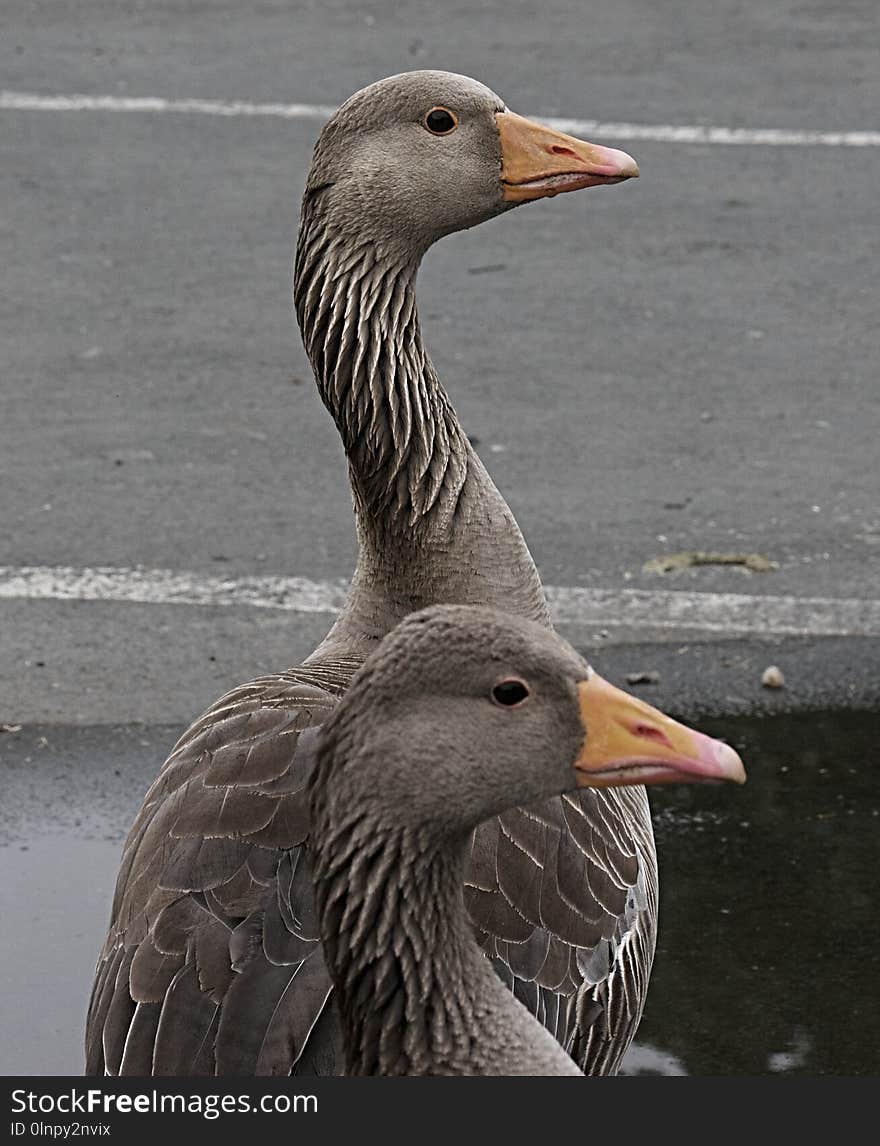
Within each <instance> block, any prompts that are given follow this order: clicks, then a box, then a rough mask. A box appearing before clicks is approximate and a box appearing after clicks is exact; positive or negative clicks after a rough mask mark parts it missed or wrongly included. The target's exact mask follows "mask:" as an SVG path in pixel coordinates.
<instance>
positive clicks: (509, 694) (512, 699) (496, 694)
mask: <svg viewBox="0 0 880 1146" xmlns="http://www.w3.org/2000/svg"><path fill="white" fill-rule="evenodd" d="M528 695H529V690H528V688H527V687H526V685H524V684H523V682H522V681H521V680H500V681H499V682H498V684H496V685H495V687H494V688H493V689H492V699H493V700H494V701H495V703H496V704H500V705H502V706H503V707H504V708H513V706H514V705H516V704H522V702H523V701H524V700H525V699H526V698H527V697H528Z"/></svg>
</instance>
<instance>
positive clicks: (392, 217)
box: [86, 72, 657, 1074]
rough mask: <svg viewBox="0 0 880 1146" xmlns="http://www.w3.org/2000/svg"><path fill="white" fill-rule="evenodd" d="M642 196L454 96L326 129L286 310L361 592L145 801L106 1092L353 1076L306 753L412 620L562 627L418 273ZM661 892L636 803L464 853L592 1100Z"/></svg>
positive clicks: (480, 901) (242, 696)
mask: <svg viewBox="0 0 880 1146" xmlns="http://www.w3.org/2000/svg"><path fill="white" fill-rule="evenodd" d="M637 173H638V169H637V167H636V165H635V163H634V162H633V160H632V159H631V158H630V157H629V156H628V155H625V154H624V153H623V152H618V151H613V150H610V149H607V148H602V147H597V146H595V145H592V144H589V143H585V142H583V141H581V140H577V139H574V138H572V137H570V136H567V135H563V134H561V133H560V132H557V131H553V130H551V129H550V128H547V127H543V126H541V125H539V124H535V123H532V122H531V121H529V120H526V119H524V118H522V117H520V116H518V115H516V114H514V113H513V112H511V111H510V110H508V109H507V108H506V107H505V105H504V103H503V101H502V100H501V99H499V97H498V96H496V95H495V94H494V93H493V92H491V91H490V90H489V89H488V88H486V87H484V86H483V85H482V84H480V83H478V82H476V81H475V80H471V79H468V78H467V77H463V76H457V75H452V74H450V73H445V72H411V73H406V74H403V75H399V76H392V77H390V78H389V79H386V80H383V81H380V82H379V83H376V84H373V85H371V86H370V87H368V88H365V89H364V90H362V91H360V92H358V93H356V94H355V95H354V96H352V97H351V98H350V99H349V100H348V101H347V102H346V103H345V104H344V105H343V106H342V107H341V108H340V109H339V110H338V111H337V112H336V113H335V114H334V115H333V116H332V117H331V119H330V120H329V122H328V123H327V125H326V126H325V127H324V129H323V131H322V132H321V135H320V138H319V139H318V142H317V144H316V147H315V152H314V157H313V162H312V167H311V170H310V173H309V176H308V180H307V184H306V189H305V193H304V196H303V203H302V212H301V220H300V229H299V237H298V242H297V254H296V266H295V275H294V299H295V306H296V312H297V316H298V320H299V324H300V330H301V333H302V337H303V341H304V344H305V347H306V350H307V352H308V355H309V358H310V360H311V363H312V367H313V369H314V373H315V379H316V382H317V385H318V389H319V392H320V395H321V397H322V399H323V401H324V403H325V404H326V406H327V408H328V410H329V412H330V413H331V415H332V417H333V419H334V421H335V423H336V426H337V427H338V429H339V432H340V435H341V437H342V442H343V446H344V449H345V452H346V455H347V459H348V470H349V478H350V481H351V487H352V493H353V500H354V511H355V518H356V525H357V535H358V542H359V555H358V560H357V566H356V569H355V572H354V577H353V581H352V587H351V592H350V595H349V597H348V600H347V603H346V606H345V608H344V610H343V612H342V614H341V616H340V617H339V618H338V620H337V621H336V623H335V624H334V625H333V627H332V629H331V630H330V632H329V633H328V635H327V637H326V638H325V640H324V641H323V642H322V643H321V645H320V646H319V647H318V648H317V649H316V650H315V652H314V653H313V654H312V655H311V656H309V657H308V658H307V660H306V661H305V662H304V663H303V664H302V665H300V666H298V667H296V668H292V669H289V670H287V671H285V672H281V673H278V674H275V675H271V676H267V677H263V678H260V679H258V680H255V681H252V682H250V683H248V684H245V685H242V686H241V687H239V688H236V689H234V690H233V691H232V692H230V693H228V694H227V695H226V696H224V697H222V698H221V699H220V700H219V701H217V702H216V703H215V704H214V705H213V706H212V707H211V708H210V709H209V710H208V711H207V712H206V713H205V714H203V715H202V716H201V717H199V718H198V719H197V720H196V721H195V722H194V723H193V724H192V726H191V727H190V728H189V729H188V730H187V731H186V732H185V733H184V734H183V736H182V737H181V738H180V740H179V741H178V743H177V744H176V746H175V747H174V749H173V750H172V752H171V755H170V756H169V758H168V760H167V761H166V763H165V765H164V766H163V768H162V770H161V772H160V774H159V776H158V778H157V780H156V781H155V783H154V784H153V786H152V787H151V789H150V790H149V792H148V793H147V795H146V797H145V799H144V802H143V805H142V807H141V810H140V812H139V813H138V816H137V818H136V820H135V822H134V825H133V827H132V829H131V831H130V833H129V836H128V839H127V842H126V845H125V849H124V852H123V857H122V863H121V867H120V872H119V876H118V880H117V886H116V893H115V897H114V902H113V906H112V910H111V919H110V926H109V931H108V935H107V939H106V943H105V945H104V948H103V951H102V952H101V955H100V958H99V961H98V966H97V969H96V973H95V979H94V984H93V989H92V996H91V1002H90V1006H89V1014H88V1019H87V1031H86V1058H87V1071H88V1072H89V1073H103V1072H105V1071H106V1072H109V1073H111V1074H115V1073H123V1074H150V1073H155V1074H205V1073H208V1074H213V1073H222V1074H253V1073H258V1074H264V1073H270V1074H279V1073H281V1074H285V1073H288V1072H290V1071H297V1072H305V1071H317V1072H319V1073H323V1074H329V1073H334V1072H336V1071H337V1070H339V1069H341V1056H340V1036H339V1024H338V1011H337V1009H336V1007H335V1004H334V1003H333V1000H332V991H331V984H330V979H329V977H328V973H327V968H326V966H325V962H324V959H323V956H322V953H321V946H320V943H319V939H318V932H317V925H316V920H315V915H314V903H313V893H312V885H311V872H310V867H311V853H310V850H309V847H308V844H307V840H308V835H309V815H308V805H307V798H306V791H305V786H304V785H305V781H304V774H303V769H302V767H301V762H300V755H301V754H299V753H298V752H297V742H298V739H301V738H305V739H306V740H308V739H309V737H310V735H312V732H311V730H313V729H314V728H315V727H316V726H318V725H319V724H320V722H321V721H322V720H323V719H324V718H325V716H326V715H327V713H328V712H329V711H331V710H332V708H333V707H334V706H335V704H336V703H337V702H338V699H339V697H340V696H341V695H342V694H343V693H344V692H345V690H346V688H347V687H348V683H349V681H350V679H351V676H352V673H353V672H354V671H355V669H356V668H357V667H358V666H359V665H360V663H361V662H362V661H363V659H364V657H365V656H366V655H367V654H368V652H369V651H370V650H371V649H372V648H373V647H374V646H375V643H376V642H377V641H378V640H379V639H380V638H382V637H383V636H384V635H385V634H386V633H387V632H388V631H389V630H390V629H391V628H393V626H394V625H395V624H396V623H397V622H398V621H400V620H401V619H402V618H403V617H405V616H406V615H407V614H409V613H411V612H413V611H415V610H418V609H420V608H422V607H424V606H427V605H431V604H436V603H464V604H478V605H488V606H494V607H497V608H499V609H501V610H502V611H504V612H507V613H509V614H514V615H518V616H522V617H526V618H530V619H532V620H534V621H536V622H537V623H539V624H542V625H544V626H547V627H549V624H550V622H549V616H548V612H547V605H546V602H545V599H544V594H543V591H542V588H541V584H540V580H539V577H538V574H537V571H536V569H535V565H534V563H533V561H532V558H531V555H530V554H529V551H528V549H527V547H526V544H525V542H524V540H523V537H522V535H521V533H520V531H519V529H518V527H517V525H516V522H515V521H514V518H513V515H512V513H511V511H510V509H509V508H508V506H507V504H506V502H505V501H504V499H503V498H502V496H501V494H500V493H499V492H498V490H497V489H496V487H495V486H494V484H493V483H492V481H491V479H490V478H489V476H488V474H487V472H486V470H485V468H484V467H483V465H482V464H481V462H480V460H479V458H478V457H477V455H476V453H475V452H474V450H473V448H472V447H471V445H470V443H469V442H468V439H467V437H466V435H465V434H464V432H463V430H462V427H461V425H460V423H459V421H458V419H457V417H456V415H455V412H454V410H453V408H452V406H451V404H450V401H449V399H448V397H447V395H446V392H445V391H444V389H443V387H442V386H441V384H440V381H439V379H438V377H437V374H436V372H435V370H434V367H433V366H432V364H431V361H430V359H429V357H428V355H427V353H426V350H425V347H424V344H423V342H422V336H421V331H420V327H419V319H418V314H417V310H416V303H415V281H416V272H417V269H418V266H419V263H420V261H421V258H422V256H423V255H424V253H425V252H426V251H427V249H428V248H429V247H430V246H431V244H432V243H434V242H435V241H436V240H437V239H439V238H440V237H442V236H443V235H447V234H449V233H451V232H453V231H456V230H461V229H464V228H467V227H471V226H474V225H475V224H477V223H480V222H482V221H484V220H487V219H490V218H492V217H494V216H497V215H499V214H501V213H502V212H504V211H507V210H509V209H510V208H512V207H515V206H517V205H518V204H521V203H525V202H528V201H531V200H536V199H540V198H547V197H551V196H554V195H558V194H560V193H563V192H568V191H574V190H578V189H582V188H586V187H594V186H598V185H602V184H613V183H619V182H621V181H622V180H625V179H628V178H630V177H632V176H634V175H636V174H637ZM502 334H503V332H499V336H501V335H502ZM656 875H657V873H656V857H655V853H654V842H653V836H652V832H651V821H650V815H649V810H648V804H647V798H646V795H645V791H644V788H643V787H641V786H636V787H627V788H619V789H618V788H609V789H602V790H593V789H590V790H584V791H583V792H581V793H579V794H578V795H577V797H576V798H573V799H571V800H568V801H567V802H562V801H561V800H560V799H558V798H555V799H553V800H550V801H548V802H547V803H546V804H545V805H543V806H542V807H540V808H534V807H533V808H531V809H529V810H523V811H520V810H516V809H514V810H512V811H508V812H505V813H504V814H503V815H502V816H501V817H500V818H496V819H494V820H492V821H490V822H488V823H486V824H483V825H481V827H480V828H479V829H478V830H477V831H476V833H475V836H474V841H473V846H472V849H471V856H470V861H469V864H468V867H467V871H466V875H465V895H466V901H467V906H468V910H469V912H470V916H471V919H472V920H473V923H474V926H475V928H476V930H477V934H478V936H479V940H480V943H481V945H482V947H483V949H484V951H485V952H486V955H487V956H488V957H489V958H490V959H491V960H492V961H493V963H494V965H495V967H496V970H497V971H498V972H499V974H501V976H502V977H503V978H504V979H505V981H506V982H507V983H508V985H509V986H510V987H511V988H512V989H513V990H514V991H515V992H516V994H517V995H518V996H519V997H520V999H522V1001H523V1002H524V1003H525V1004H526V1005H527V1006H528V1007H529V1008H530V1009H531V1010H532V1011H533V1013H534V1014H535V1015H536V1016H537V1017H538V1018H539V1020H540V1021H541V1022H542V1023H543V1024H544V1025H545V1026H546V1027H547V1028H548V1029H549V1030H550V1031H551V1033H552V1034H553V1035H554V1036H555V1037H556V1038H557V1040H558V1041H559V1042H560V1043H561V1044H562V1045H564V1046H565V1048H566V1049H567V1050H568V1052H569V1053H570V1054H571V1055H572V1057H573V1058H574V1059H575V1061H576V1062H577V1063H578V1064H579V1065H580V1066H581V1067H582V1068H583V1069H585V1070H586V1071H588V1072H590V1073H608V1072H613V1071H614V1070H615V1069H616V1067H617V1064H618V1062H619V1060H620V1058H621V1056H622V1054H623V1052H624V1051H625V1049H626V1046H627V1045H628V1043H629V1041H630V1039H631V1038H632V1035H633V1032H634V1031H635V1028H636V1025H637V1023H638V1020H639V1017H640V1014H641V1009H642V1005H643V1003H644V997H645V990H646V987H647V981H648V975H649V971H650V965H651V959H652V956H653V947H654V934H655V924H656V906H657V885H656Z"/></svg>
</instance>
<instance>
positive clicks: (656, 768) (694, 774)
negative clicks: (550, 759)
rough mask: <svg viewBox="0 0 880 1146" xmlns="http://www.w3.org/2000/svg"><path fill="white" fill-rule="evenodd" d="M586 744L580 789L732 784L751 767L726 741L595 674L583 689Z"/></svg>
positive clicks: (578, 764) (580, 761)
mask: <svg viewBox="0 0 880 1146" xmlns="http://www.w3.org/2000/svg"><path fill="white" fill-rule="evenodd" d="M578 696H579V702H580V711H581V720H582V722H583V725H584V728H585V729H586V733H587V735H586V739H585V740H584V744H583V747H582V749H581V752H580V754H579V755H578V758H577V760H576V761H575V762H574V767H575V769H576V771H577V780H578V787H579V788H613V787H621V786H623V785H626V784H694V783H697V784H699V783H703V784H705V783H712V782H718V781H720V780H732V781H733V782H734V783H736V784H744V783H745V779H746V772H745V768H744V767H743V762H742V760H740V758H739V756H738V755H737V753H736V752H734V750H733V749H732V748H731V747H730V746H729V745H728V744H723V743H722V742H721V741H720V740H713V739H712V737H711V736H706V735H705V734H704V733H702V732H696V731H695V730H694V729H693V728H688V727H687V725H686V724H679V722H678V721H677V720H673V719H672V717H670V716H666V715H665V714H664V713H662V712H660V711H659V709H656V708H652V707H651V705H650V704H645V702H644V701H643V700H639V699H638V698H637V697H635V696H630V695H629V694H628V693H625V692H623V691H622V690H621V689H619V688H615V687H614V685H613V684H609V683H608V681H607V680H603V679H602V677H600V676H598V675H596V674H595V673H593V674H592V675H591V676H590V677H589V678H588V679H587V680H584V681H581V683H580V684H579V685H578Z"/></svg>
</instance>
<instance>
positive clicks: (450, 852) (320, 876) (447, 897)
mask: <svg viewBox="0 0 880 1146" xmlns="http://www.w3.org/2000/svg"><path fill="white" fill-rule="evenodd" d="M320 826H321V829H322V830H321V832H320V833H319V834H318V836H317V838H318V839H320V840H321V844H320V846H319V854H317V855H316V862H315V880H316V895H317V903H318V913H319V922H320V927H321V934H322V936H323V937H324V945H325V946H324V950H325V958H326V959H327V962H328V966H329V969H330V973H331V976H332V978H333V980H334V985H335V987H336V991H337V1001H338V1004H339V1007H340V1011H341V1014H342V1021H343V1029H344V1035H345V1043H346V1054H347V1073H349V1074H357V1075H372V1074H383V1075H401V1074H407V1075H411V1074H446V1073H468V1070H467V1067H468V1063H469V1061H470V1059H471V1056H472V1055H473V1054H475V1053H476V1050H477V1043H478V1035H477V1031H476V1030H475V1020H474V1016H475V1015H476V1014H479V1012H480V1010H481V1009H484V1008H485V1006H486V1003H487V1000H488V999H491V998H492V996H493V995H494V994H495V993H496V992H497V991H499V990H503V988H501V985H500V981H499V980H498V979H497V976H496V975H495V973H494V971H493V970H492V969H491V966H490V964H489V963H488V961H487V960H486V958H485V956H483V954H482V953H481V952H480V950H479V949H478V947H477V945H476V943H475V941H474V939H473V936H472V933H471V930H470V924H469V923H468V921H467V918H466V914H465V908H464V902H463V895H462V884H463V875H464V862H463V846H462V845H461V844H459V843H456V844H455V845H454V846H451V845H450V846H446V847H437V846H435V845H434V844H433V843H429V842H428V841H427V840H426V838H425V837H424V836H422V835H421V834H420V833H419V832H418V831H412V830H410V831H402V830H396V831H395V830H390V831H383V830H381V829H379V830H377V826H376V825H373V826H371V828H370V830H369V831H366V830H364V829H363V828H361V829H358V828H357V827H355V828H354V829H351V828H350V829H349V830H347V831H346V832H344V833H338V834H337V833H334V832H333V831H332V830H328V827H327V825H326V824H323V823H322V824H321V825H320ZM353 841H354V844H353ZM356 841H360V846H358V845H357V843H356Z"/></svg>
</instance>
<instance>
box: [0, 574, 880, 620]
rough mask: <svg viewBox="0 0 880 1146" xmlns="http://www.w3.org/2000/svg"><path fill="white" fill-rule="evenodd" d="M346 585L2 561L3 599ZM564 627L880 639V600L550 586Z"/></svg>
mask: <svg viewBox="0 0 880 1146" xmlns="http://www.w3.org/2000/svg"><path fill="white" fill-rule="evenodd" d="M346 589H347V585H346V582H345V581H342V580H339V581H310V580H308V579H307V578H305V577H273V576H252V577H214V576H208V575H203V574H200V573H191V572H176V571H174V570H170V569H143V568H136V569H125V568H109V567H99V568H95V569H74V568H71V567H69V566H64V565H61V566H40V565H38V566H20V567H17V566H11V565H6V566H0V599H4V598H5V599H7V600H60V601H119V602H126V601H127V602H137V603H141V604H153V605H213V606H239V607H241V606H244V607H249V608H256V609H282V610H286V611H288V612H294V613H328V614H335V613H339V612H340V610H341V609H342V607H343V605H344V603H345V594H346ZM547 597H548V600H549V602H550V609H551V613H552V615H553V620H554V622H555V623H556V624H558V625H561V626H565V625H581V626H583V625H588V626H595V627H597V628H609V627H612V626H615V625H626V626H628V627H644V628H646V629H647V628H655V629H657V628H661V629H691V630H696V631H702V632H715V633H746V634H751V635H754V636H763V635H770V636H784V635H800V636H880V600H861V599H858V598H847V597H782V596H780V597H769V596H758V595H751V594H745V593H694V592H688V591H685V590H675V589H665V590H664V589H657V590H649V589H590V588H581V587H577V586H571V587H560V586H556V587H553V586H548V587H547Z"/></svg>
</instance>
